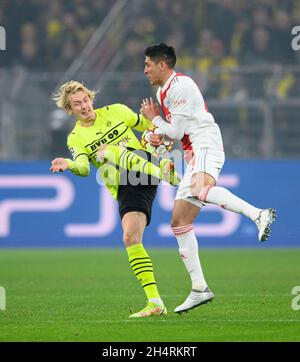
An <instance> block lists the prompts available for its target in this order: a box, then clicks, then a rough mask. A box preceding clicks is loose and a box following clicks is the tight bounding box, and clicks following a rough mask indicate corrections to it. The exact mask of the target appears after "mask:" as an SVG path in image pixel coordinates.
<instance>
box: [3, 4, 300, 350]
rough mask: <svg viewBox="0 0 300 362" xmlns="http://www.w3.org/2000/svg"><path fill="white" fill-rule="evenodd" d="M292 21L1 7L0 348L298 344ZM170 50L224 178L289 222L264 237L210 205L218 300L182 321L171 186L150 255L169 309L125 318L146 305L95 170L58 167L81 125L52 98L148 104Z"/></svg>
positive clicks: (168, 9)
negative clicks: (82, 174)
mask: <svg viewBox="0 0 300 362" xmlns="http://www.w3.org/2000/svg"><path fill="white" fill-rule="evenodd" d="M298 25H300V3H299V1H296V0H286V1H280V0H252V1H246V0H218V1H216V0H203V1H197V0H185V1H183V0H182V1H180V0H152V1H148V0H89V1H86V0H72V1H62V0H53V1H47V0H0V26H1V28H0V30H1V32H0V36H3V29H5V35H6V39H5V40H6V50H0V341H97V342H99V341H109V342H112V341H127V342H128V341H173V342H176V343H177V344H178V343H179V342H180V341H189V342H190V341H196V342H197V341H299V340H300V336H299V330H300V328H299V321H300V319H299V318H300V314H299V313H300V299H299V298H300V294H299V290H300V286H299V285H300V282H299V274H300V270H299V253H300V249H299V231H300V226H299V225H300V224H299V221H298V218H299V217H298V215H299V211H300V210H299V206H300V194H299V181H300V167H299V166H300V142H299V136H300V122H299V121H300V119H299V114H300V102H299V89H300V66H299V63H300V50H298V51H295V50H293V49H292V42H293V38H294V42H295V39H296V35H295V34H294V35H293V34H292V28H293V27H294V26H298ZM0 40H2V42H0V45H1V46H0V47H2V48H3V38H2V39H0ZM296 40H297V39H296ZM161 41H164V42H167V43H170V44H172V45H174V46H175V48H176V49H177V54H178V66H177V70H178V71H182V72H185V73H187V74H189V75H191V76H192V77H193V79H195V81H196V82H197V83H198V85H199V87H200V89H201V90H202V92H203V94H204V96H205V99H206V103H207V105H208V107H209V109H210V110H211V112H212V113H213V114H214V116H215V118H216V120H217V122H218V123H219V124H220V128H221V130H222V134H223V140H224V145H225V151H226V157H227V158H226V164H225V166H224V169H223V172H222V177H221V178H220V184H222V185H224V186H226V187H228V188H229V189H230V190H232V191H233V192H234V193H236V194H237V195H240V196H242V197H243V198H244V199H246V200H248V201H250V202H252V203H254V204H255V205H257V206H259V207H274V208H276V209H277V211H278V215H279V217H278V220H276V222H275V223H274V225H272V233H271V237H270V239H269V240H268V242H266V243H259V242H258V241H257V231H256V228H255V226H254V225H253V223H252V222H250V221H249V220H247V219H246V218H244V217H242V216H240V215H236V214H234V213H230V212H226V211H225V210H223V209H221V208H216V207H212V206H211V207H207V208H205V209H204V210H203V211H201V212H200V215H199V216H198V218H197V220H196V223H195V231H196V233H197V236H198V241H199V247H200V249H199V250H200V254H201V264H202V266H203V270H204V272H205V276H206V279H207V281H208V282H209V286H210V288H211V289H212V290H213V291H214V293H215V296H216V297H215V301H214V303H212V304H210V305H207V306H202V307H201V308H197V309H196V310H194V311H192V312H191V313H187V314H185V315H183V316H178V315H177V314H175V313H172V310H174V308H175V307H176V306H177V305H178V303H179V302H181V301H183V300H184V299H185V298H186V295H187V294H188V293H189V290H190V284H189V281H188V275H187V273H186V271H185V269H184V266H183V263H182V262H181V260H180V258H179V256H178V250H177V243H176V240H175V238H174V237H172V235H171V232H170V228H169V221H170V218H171V209H172V204H173V197H174V192H175V189H174V188H172V187H170V186H168V185H166V184H162V185H161V186H160V189H159V192H158V196H157V198H156V200H155V205H154V210H153V221H152V223H151V225H150V227H149V228H147V230H146V232H145V246H146V248H147V250H149V253H150V254H151V257H152V259H153V264H154V267H155V271H156V278H157V281H158V285H159V288H160V293H161V295H162V297H163V299H164V301H165V303H166V305H167V308H168V311H169V314H168V317H167V318H166V319H162V318H158V319H155V318H153V319H151V318H150V320H149V319H147V320H143V321H141V320H139V321H129V320H128V315H129V314H130V313H131V312H129V311H130V310H132V308H133V309H134V310H135V311H136V310H137V309H138V308H140V307H141V306H142V305H143V303H144V302H145V301H144V294H143V292H142V291H141V289H139V288H140V286H139V285H138V281H137V280H136V279H135V278H134V276H133V275H132V270H131V269H130V268H129V265H128V261H127V255H126V252H125V250H124V247H123V245H122V240H121V238H122V236H121V228H120V222H119V219H118V214H117V205H116V203H115V201H114V200H113V199H112V198H111V197H110V196H109V195H108V193H107V192H106V190H105V189H104V188H103V187H102V186H99V185H98V183H97V181H96V173H95V172H93V173H92V175H91V176H90V177H89V178H79V177H75V176H73V175H71V174H69V173H64V174H55V175H53V174H51V173H50V172H49V167H50V161H51V159H52V158H54V157H57V156H64V155H68V150H67V149H66V147H65V140H66V136H67V134H68V132H69V131H70V130H71V128H72V127H73V122H72V121H71V120H70V119H68V118H67V117H66V115H65V114H64V112H62V111H60V110H58V109H56V108H55V106H54V103H53V101H52V100H51V95H52V93H53V92H54V91H55V89H56V88H57V86H58V85H59V84H61V83H63V82H64V81H67V80H70V79H78V80H80V81H84V82H85V83H86V84H87V85H88V86H89V87H91V88H94V89H97V90H99V93H98V96H97V99H96V104H97V106H99V107H101V106H104V105H106V104H110V103H114V102H121V103H125V104H127V105H129V106H130V107H132V108H133V109H134V110H135V111H138V110H139V104H140V101H141V99H142V98H144V97H147V96H149V95H151V94H154V90H153V89H151V87H150V86H149V84H148V81H147V79H146V78H145V76H144V75H143V66H144V55H143V52H144V49H145V47H146V46H148V45H150V44H152V43H156V42H161ZM296 43H297V41H296ZM299 43H300V42H299V39H298V45H300V44H299ZM110 247H112V248H110ZM5 292H6V294H5ZM5 296H6V299H5ZM5 307H6V308H5ZM23 345H24V344H23ZM20 347H21V346H20ZM20 347H19V348H14V349H13V350H12V349H11V351H10V355H11V356H12V355H13V353H16V352H18V351H19V352H20V353H22V352H23V349H22V348H20ZM99 347H100V346H99ZM34 348H36V347H34ZM43 348H44V347H43ZM250 348H251V349H252V345H251V347H250ZM272 348H273V345H272ZM288 348H290V345H289V347H288ZM51 349H52V351H49V350H48V351H47V354H48V352H49V353H51V352H52V353H54V351H55V353H56V349H55V348H52V346H51ZM72 349H73V347H72ZM97 349H98V345H97ZM43 352H44V350H43ZM70 352H73V353H74V351H70ZM199 352H200V349H199ZM201 353H203V349H201ZM210 353H211V352H210ZM35 354H36V353H35ZM23 355H24V353H23ZM33 355H34V353H32V356H33ZM97 355H98V356H99V354H98V352H97ZM201 356H202V357H203V355H202V354H201ZM22 357H23V356H22Z"/></svg>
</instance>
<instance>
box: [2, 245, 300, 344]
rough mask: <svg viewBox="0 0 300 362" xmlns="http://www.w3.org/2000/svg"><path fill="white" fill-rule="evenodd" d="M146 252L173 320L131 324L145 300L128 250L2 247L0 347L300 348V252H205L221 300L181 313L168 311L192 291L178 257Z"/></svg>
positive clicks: (172, 251) (210, 279)
mask: <svg viewBox="0 0 300 362" xmlns="http://www.w3.org/2000/svg"><path fill="white" fill-rule="evenodd" d="M146 247H147V246H146ZM149 253H150V255H151V256H152V259H153V264H154V270H155V273H156V278H157V282H158V285H159V290H160V293H161V295H162V297H163V299H164V301H165V304H166V306H167V308H168V311H169V314H168V316H167V317H166V318H159V317H158V318H155V317H153V318H148V319H139V320H129V319H128V316H129V314H130V310H131V309H133V310H134V311H137V310H139V309H141V308H142V307H143V306H144V304H145V297H144V293H143V291H142V290H141V287H140V285H139V283H138V281H137V280H136V279H135V276H134V275H133V273H132V271H131V269H130V267H129V265H128V262H127V256H126V253H125V250H123V249H114V250H112V249H93V250H91V249H89V250H87V249H83V250H80V249H70V250H66V249H63V250H53V249H45V250H1V249H0V286H2V287H4V288H5V290H6V310H5V311H0V341H181V342H183V341H300V310H298V311H295V310H293V309H292V307H291V305H292V298H293V296H292V294H291V291H292V288H293V287H294V286H297V285H300V262H299V260H300V249H294V250H291V249H289V250H288V249H286V250H270V249H263V248H262V249H260V250H257V249H256V250H254V249H252V250H251V249H250V250H246V249H240V250H234V249H229V250H221V249H214V250H212V249H204V250H201V257H202V266H203V268H204V271H205V274H206V279H207V281H208V282H209V286H210V288H211V289H212V290H213V291H214V293H215V295H216V297H215V300H214V302H213V303H210V304H207V305H204V306H201V307H199V308H197V309H194V310H193V311H190V312H189V313H187V314H183V315H177V314H174V313H173V312H172V311H173V309H174V308H175V307H176V306H177V305H178V304H179V303H181V302H182V301H183V300H184V299H185V297H186V296H187V294H188V292H189V289H190V283H189V277H188V275H187V274H186V272H185V269H184V266H183V264H182V262H181V260H180V258H179V256H178V252H177V250H175V249H169V250H166V249H162V250H159V249H155V250H153V249H149ZM299 304H300V302H299V301H298V305H299Z"/></svg>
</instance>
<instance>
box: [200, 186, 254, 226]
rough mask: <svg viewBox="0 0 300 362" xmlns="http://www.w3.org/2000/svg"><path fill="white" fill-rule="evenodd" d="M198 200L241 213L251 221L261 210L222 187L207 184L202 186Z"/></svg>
mask: <svg viewBox="0 0 300 362" xmlns="http://www.w3.org/2000/svg"><path fill="white" fill-rule="evenodd" d="M199 200H201V201H203V202H208V203H211V204H216V205H219V206H221V207H223V208H224V209H226V210H230V211H234V212H236V213H239V214H243V215H245V216H247V217H249V218H250V219H251V220H253V221H254V220H255V219H257V218H258V216H259V213H260V211H261V209H258V208H256V207H254V206H253V205H250V204H248V202H246V201H244V200H242V199H240V198H239V197H237V196H235V195H234V194H232V193H231V192H230V191H228V190H227V189H225V188H224V187H219V186H211V185H208V186H205V187H203V189H202V191H201V192H200V195H199Z"/></svg>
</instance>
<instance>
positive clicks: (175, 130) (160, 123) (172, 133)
mask: <svg viewBox="0 0 300 362" xmlns="http://www.w3.org/2000/svg"><path fill="white" fill-rule="evenodd" d="M152 123H153V124H154V125H155V126H156V127H158V128H159V130H160V131H161V132H162V133H163V134H165V135H167V136H168V137H170V138H172V139H178V140H181V138H182V137H183V136H184V129H185V117H182V116H177V115H174V116H173V115H172V119H171V123H168V122H166V121H165V120H164V119H163V118H162V117H161V116H157V117H155V118H154V119H153V120H152Z"/></svg>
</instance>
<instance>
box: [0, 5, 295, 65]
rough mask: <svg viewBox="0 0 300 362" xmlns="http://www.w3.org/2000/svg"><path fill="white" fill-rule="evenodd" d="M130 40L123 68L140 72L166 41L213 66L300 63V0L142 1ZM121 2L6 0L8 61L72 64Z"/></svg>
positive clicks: (1, 19) (1, 10)
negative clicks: (148, 54) (295, 34)
mask: <svg viewBox="0 0 300 362" xmlns="http://www.w3.org/2000/svg"><path fill="white" fill-rule="evenodd" d="M140 1H143V2H144V4H143V7H142V11H141V14H140V16H139V17H138V18H137V19H136V21H135V25H134V27H133V29H132V31H131V33H130V36H129V38H128V41H127V43H126V57H124V62H123V63H122V68H123V69H130V70H135V69H138V70H140V67H141V61H140V57H139V56H140V54H143V51H144V48H145V46H146V45H148V44H151V43H154V42H160V41H164V42H167V43H169V44H173V45H174V46H175V47H176V49H177V50H178V55H179V58H180V62H179V65H180V66H182V67H185V68H186V67H188V68H196V69H199V70H201V71H202V72H205V71H206V70H207V69H208V68H209V67H211V66H212V65H213V66H225V67H234V66H236V65H238V64H249V65H252V64H270V63H284V64H299V63H300V56H299V52H295V51H293V50H292V48H291V40H292V35H291V29H292V27H293V26H294V25H300V2H299V1H298V0H285V1H281V0H252V1H248V0H207V1H199V0H185V1H183V0H151V1H147V0H140ZM115 2H116V0H89V1H85V0H66V1H62V0H52V1H48V0H1V6H0V25H2V26H4V27H5V28H6V30H7V37H8V39H7V43H8V50H9V51H8V52H7V53H6V54H5V57H4V56H3V54H1V55H2V64H3V63H5V64H6V65H14V64H21V65H24V66H26V67H28V68H33V69H46V70H53V69H55V70H64V69H65V68H66V67H67V66H68V65H69V64H70V63H71V62H72V60H73V59H74V58H76V56H77V55H78V54H79V53H80V50H82V49H83V47H84V46H85V45H86V43H87V41H88V40H89V38H90V37H91V34H93V32H94V31H95V29H96V28H97V26H98V25H99V24H100V23H101V21H102V20H103V19H104V17H105V16H106V15H107V14H108V12H109V10H110V9H111V7H112V6H113V4H114V3H115Z"/></svg>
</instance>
